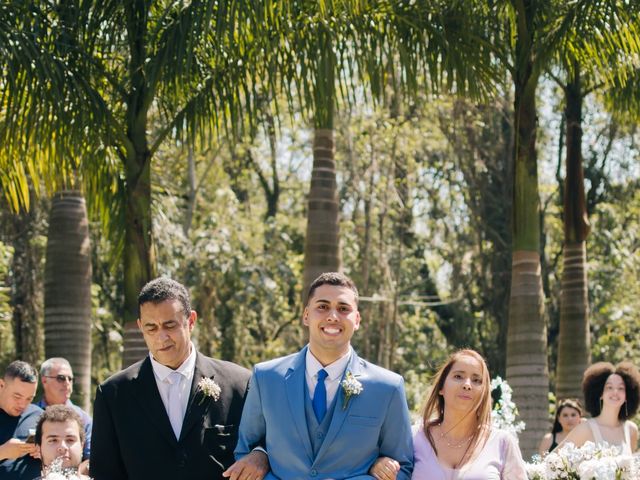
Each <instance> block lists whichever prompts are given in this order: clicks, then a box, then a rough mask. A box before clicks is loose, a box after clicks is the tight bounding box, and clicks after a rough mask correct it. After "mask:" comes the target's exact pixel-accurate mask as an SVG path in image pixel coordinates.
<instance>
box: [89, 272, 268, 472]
mask: <svg viewBox="0 0 640 480" xmlns="http://www.w3.org/2000/svg"><path fill="white" fill-rule="evenodd" d="M138 305H139V318H138V328H139V329H140V331H141V332H142V335H143V336H144V340H145V343H146V344H147V347H148V348H149V356H148V357H147V358H145V359H144V360H142V361H140V362H138V363H136V364H134V365H132V366H130V367H129V368H127V369H125V370H123V371H121V372H119V373H117V374H116V375H114V376H112V377H111V378H109V379H108V380H107V381H105V382H104V383H103V384H102V385H100V386H99V387H98V390H97V393H96V400H95V404H94V409H93V436H92V446H91V462H90V465H91V466H90V475H91V477H93V478H94V479H95V480H120V479H123V480H124V479H127V480H147V479H150V478H153V479H154V480H164V479H167V480H175V479H181V478H184V479H187V478H188V479H190V480H205V479H206V480H211V479H217V478H222V472H223V471H224V470H225V469H226V468H228V466H229V465H230V464H231V463H232V462H233V448H234V446H235V444H236V441H237V434H238V433H237V432H238V424H239V421H240V415H241V412H242V406H243V404H244V399H245V393H246V389H247V382H248V379H249V376H250V372H249V371H248V370H246V369H245V368H242V367H240V366H238V365H235V364H233V363H230V362H224V361H221V360H215V359H212V358H208V357H205V356H204V355H202V354H200V353H199V352H198V351H197V350H196V349H195V348H194V345H193V343H191V332H192V331H193V327H194V325H195V323H196V319H197V314H196V312H195V311H194V310H192V309H191V303H190V300H189V294H188V292H187V290H186V288H185V287H184V286H183V285H181V284H180V283H178V282H176V281H174V280H171V279H169V278H164V277H162V278H158V279H156V280H153V281H151V282H149V283H148V284H147V285H145V286H144V287H143V289H142V291H141V292H140V295H139V297H138ZM262 457H264V458H262ZM262 457H258V461H260V460H262V465H263V466H262V470H263V471H266V468H267V461H266V457H265V456H264V455H262Z"/></svg>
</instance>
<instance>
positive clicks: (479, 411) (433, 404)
mask: <svg viewBox="0 0 640 480" xmlns="http://www.w3.org/2000/svg"><path fill="white" fill-rule="evenodd" d="M461 357H471V358H473V359H475V360H477V361H478V362H479V363H480V368H481V369H482V392H481V394H480V397H479V399H478V403H477V404H476V405H475V406H474V407H473V408H472V409H471V410H470V412H469V414H474V415H475V417H476V419H477V428H476V430H475V432H474V433H473V435H472V437H471V440H470V442H469V447H468V448H467V452H466V453H465V455H464V456H463V458H462V460H461V462H460V464H463V463H464V462H465V461H466V460H467V459H468V458H469V457H470V456H471V454H472V453H473V452H474V451H475V449H476V447H477V446H478V444H480V443H482V444H483V445H484V442H485V441H486V439H487V437H488V433H489V429H490V427H491V378H490V377H489V369H488V368H487V363H486V362H485V361H484V358H482V355H480V354H479V353H478V352H476V351H475V350H471V349H462V350H458V351H457V352H455V353H453V354H451V356H450V357H449V359H448V360H447V361H446V362H445V363H444V364H443V365H441V366H440V368H439V369H438V372H437V373H436V375H435V377H434V379H433V386H432V388H431V393H430V394H429V397H428V398H427V401H426V403H425V405H424V409H423V412H422V427H423V429H424V433H425V435H426V436H427V439H428V440H429V443H430V444H431V447H432V448H433V451H434V452H435V453H436V455H437V454H438V450H437V449H436V445H435V441H434V439H433V436H432V435H431V432H430V430H429V428H430V427H432V426H433V425H438V424H440V423H442V420H443V419H444V407H445V404H444V396H442V395H440V391H441V390H442V388H443V387H444V382H445V381H446V380H447V376H448V375H449V372H451V368H452V367H453V364H454V363H456V362H457V361H458V360H459V359H460V358H461Z"/></svg>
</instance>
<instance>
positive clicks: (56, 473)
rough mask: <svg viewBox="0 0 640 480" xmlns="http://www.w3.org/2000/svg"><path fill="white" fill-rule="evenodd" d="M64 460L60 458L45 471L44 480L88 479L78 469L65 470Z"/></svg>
mask: <svg viewBox="0 0 640 480" xmlns="http://www.w3.org/2000/svg"><path fill="white" fill-rule="evenodd" d="M63 461H64V459H63V458H62V457H58V458H56V459H54V460H53V461H52V462H51V464H50V465H49V466H48V467H46V468H45V469H44V471H43V476H42V477H41V479H42V480H82V479H87V478H88V477H86V476H84V475H80V474H79V473H78V469H77V468H64V467H63V466H62V462H63Z"/></svg>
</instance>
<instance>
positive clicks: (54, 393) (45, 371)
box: [36, 357, 92, 460]
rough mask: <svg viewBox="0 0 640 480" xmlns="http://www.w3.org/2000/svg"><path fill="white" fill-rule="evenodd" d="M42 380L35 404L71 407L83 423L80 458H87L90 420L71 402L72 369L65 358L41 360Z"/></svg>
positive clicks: (89, 444) (89, 446)
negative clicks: (83, 440)
mask: <svg viewBox="0 0 640 480" xmlns="http://www.w3.org/2000/svg"><path fill="white" fill-rule="evenodd" d="M40 379H41V381H42V398H41V399H40V401H39V402H38V403H36V405H38V406H39V407H40V408H42V409H45V408H47V407H48V406H49V405H67V406H68V407H72V408H73V409H74V410H75V411H76V413H77V414H78V416H79V417H80V419H81V420H82V423H83V425H84V433H85V438H86V441H85V444H84V448H83V449H82V460H88V459H89V454H90V452H91V425H92V420H91V417H90V416H89V414H88V413H87V412H85V411H84V410H82V409H81V408H80V407H78V406H77V405H74V404H73V403H72V402H71V400H70V399H71V393H72V392H73V370H71V365H70V364H69V361H68V360H67V359H66V358H62V357H53V358H49V359H48V360H45V361H44V362H42V365H41V366H40Z"/></svg>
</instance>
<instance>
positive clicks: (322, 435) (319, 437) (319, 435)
mask: <svg viewBox="0 0 640 480" xmlns="http://www.w3.org/2000/svg"><path fill="white" fill-rule="evenodd" d="M322 437H324V434H323V433H322V432H318V439H319V440H322Z"/></svg>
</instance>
